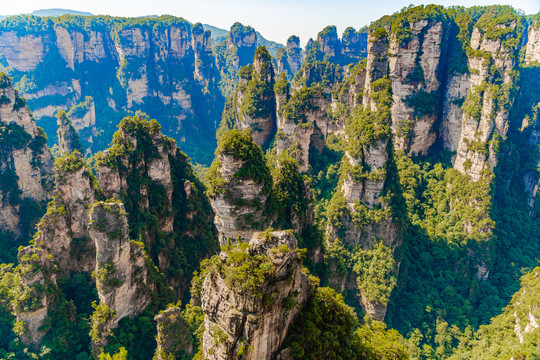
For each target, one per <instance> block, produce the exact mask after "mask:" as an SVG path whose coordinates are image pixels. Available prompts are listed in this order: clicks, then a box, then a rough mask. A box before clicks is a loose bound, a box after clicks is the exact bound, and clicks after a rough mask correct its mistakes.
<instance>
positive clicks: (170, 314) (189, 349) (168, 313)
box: [154, 306, 193, 360]
mask: <svg viewBox="0 0 540 360" xmlns="http://www.w3.org/2000/svg"><path fill="white" fill-rule="evenodd" d="M181 313H182V311H181V309H180V308H179V307H178V306H170V307H168V308H167V310H165V311H163V312H161V313H160V314H158V315H156V316H155V318H154V320H155V321H156V322H157V329H158V333H157V336H156V341H157V349H156V353H155V355H154V360H167V359H169V358H170V356H176V355H177V354H178V355H180V354H188V355H192V354H193V343H192V341H191V337H192V334H191V331H190V329H189V326H188V324H187V323H186V322H185V321H184V319H183V318H182V316H181Z"/></svg>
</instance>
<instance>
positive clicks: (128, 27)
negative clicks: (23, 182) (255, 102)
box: [0, 16, 223, 161]
mask: <svg viewBox="0 0 540 360" xmlns="http://www.w3.org/2000/svg"><path fill="white" fill-rule="evenodd" d="M85 21H87V22H88V21H89V23H87V25H88V26H86V25H85ZM22 29H24V30H22ZM0 58H4V59H5V61H6V63H7V65H8V66H9V67H8V69H10V70H11V72H12V75H13V76H14V78H15V80H16V82H17V83H18V85H17V86H18V88H19V89H20V90H21V92H22V93H23V94H24V96H25V97H26V98H27V99H28V100H29V104H30V105H31V106H32V108H33V109H34V113H35V116H36V118H37V120H38V122H39V123H40V124H41V125H42V126H44V127H45V129H46V130H47V132H48V133H50V134H53V133H54V132H55V131H54V130H55V126H54V123H51V120H54V118H53V114H54V112H55V111H56V110H65V111H69V110H71V112H74V113H75V114H70V117H71V118H72V119H73V125H74V126H75V128H76V129H77V130H78V131H79V132H80V133H81V138H82V140H83V145H85V147H88V148H91V150H92V151H98V150H102V149H104V148H105V147H106V145H107V144H108V143H109V142H110V139H111V138H112V134H113V132H114V131H115V127H114V124H115V123H116V122H118V121H119V120H120V119H122V118H123V117H124V116H125V115H126V114H127V112H128V111H133V112H135V111H137V110H142V111H144V112H146V113H148V114H149V115H151V116H152V115H157V114H158V113H159V114H160V115H161V114H163V113H164V109H168V110H167V112H168V113H169V114H171V115H169V116H167V117H166V118H163V128H164V131H166V132H167V133H168V134H170V135H172V136H174V137H175V138H176V139H177V140H178V141H179V142H182V143H185V148H187V149H188V150H194V149H195V148H198V149H200V148H201V144H203V148H204V146H207V147H208V149H207V150H208V151H211V148H212V146H213V144H212V143H213V142H212V141H211V139H207V137H206V135H203V134H206V133H208V132H214V131H215V128H216V124H217V120H216V118H217V117H218V116H219V114H220V113H221V109H222V104H223V100H222V98H221V95H220V94H219V90H218V89H217V87H216V86H217V85H216V81H215V80H216V70H215V66H214V57H213V56H212V55H211V51H210V48H209V33H205V32H204V31H202V29H201V26H200V24H198V25H195V26H194V27H193V30H192V26H191V25H190V24H189V23H188V22H187V21H185V20H183V19H179V18H173V17H162V18H159V19H151V20H145V21H139V20H135V19H126V18H104V19H100V18H99V17H95V18H85V17H78V16H70V17H68V18H65V19H63V20H62V19H59V18H31V17H26V16H20V17H19V18H17V19H16V20H14V21H13V22H11V23H6V24H0ZM179 69H182V71H178V70H179ZM52 74H55V75H54V76H53V75H52ZM105 83H106V84H107V85H106V86H103V84H105ZM89 96H90V97H91V101H87V100H88V97H89ZM203 105H204V106H203ZM111 119H117V120H116V121H112V120H111ZM98 134H100V135H99V136H98ZM192 140H193V141H192ZM194 152H195V154H196V155H201V156H203V153H201V151H200V150H198V151H194ZM202 159H204V156H203V157H202V158H201V161H203V160H202ZM206 161H208V159H207V160H206Z"/></svg>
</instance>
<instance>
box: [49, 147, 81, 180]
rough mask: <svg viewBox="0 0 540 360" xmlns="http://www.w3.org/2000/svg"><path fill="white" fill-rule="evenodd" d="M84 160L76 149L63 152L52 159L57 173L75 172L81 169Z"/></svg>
mask: <svg viewBox="0 0 540 360" xmlns="http://www.w3.org/2000/svg"><path fill="white" fill-rule="evenodd" d="M83 166H84V161H83V159H82V156H81V153H79V152H78V151H75V152H71V153H65V154H64V155H62V156H61V157H58V158H56V159H55V160H54V168H55V171H56V173H57V174H65V173H70V172H75V171H78V170H80V169H82V168H83Z"/></svg>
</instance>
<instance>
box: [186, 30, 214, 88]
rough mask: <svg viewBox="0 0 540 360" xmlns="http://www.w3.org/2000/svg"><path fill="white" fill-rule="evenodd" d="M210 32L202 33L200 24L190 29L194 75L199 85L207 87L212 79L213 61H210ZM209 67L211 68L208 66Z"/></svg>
mask: <svg viewBox="0 0 540 360" xmlns="http://www.w3.org/2000/svg"><path fill="white" fill-rule="evenodd" d="M211 35H212V34H211V32H210V31H209V30H207V31H204V28H203V26H202V25H201V24H200V23H197V24H195V25H193V27H192V28H191V36H192V39H191V47H192V48H193V51H194V53H195V75H196V76H197V77H198V78H199V79H200V80H201V84H205V85H208V84H209V82H210V81H211V80H212V78H213V74H212V72H213V71H214V69H215V68H214V66H213V65H214V61H213V59H212V46H211V42H210V38H211ZM208 65H211V66H208Z"/></svg>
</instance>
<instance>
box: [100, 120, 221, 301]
mask: <svg viewBox="0 0 540 360" xmlns="http://www.w3.org/2000/svg"><path fill="white" fill-rule="evenodd" d="M98 177H99V184H100V187H101V189H102V190H103V193H104V195H105V197H107V198H115V199H119V200H120V201H122V202H123V203H124V205H125V207H126V211H127V213H128V215H127V218H128V223H129V229H130V236H131V239H136V240H139V241H142V242H144V244H145V247H146V249H147V251H148V254H149V256H150V257H151V258H152V260H153V261H154V263H155V264H156V265H157V266H158V268H159V269H160V270H161V271H162V272H163V273H164V274H166V275H167V279H168V280H167V281H168V284H169V285H171V286H172V287H173V288H174V290H175V291H176V292H177V294H178V295H179V296H182V294H183V292H184V291H185V290H186V288H187V284H188V282H189V279H190V277H191V274H192V273H193V271H194V270H195V269H196V266H197V265H196V262H193V258H191V259H188V258H186V256H187V255H186V253H187V252H189V253H190V254H191V256H193V257H195V258H198V259H199V260H200V259H202V258H203V257H205V256H207V254H210V253H211V252H213V251H215V250H216V249H217V243H216V242H215V238H214V236H215V234H216V233H215V228H214V225H213V223H212V218H213V214H212V210H211V208H210V204H209V203H208V200H207V199H206V198H205V197H204V188H203V185H202V184H201V183H200V182H199V180H197V179H196V178H195V176H194V175H193V173H192V170H191V167H190V165H189V163H188V159H187V156H186V155H184V154H183V153H182V152H181V151H180V149H179V148H178V147H177V146H176V143H175V142H174V140H172V139H171V138H168V137H166V136H164V135H163V134H162V133H161V129H160V126H159V124H158V123H157V122H156V121H155V120H152V121H148V120H146V119H144V118H140V117H137V116H135V117H132V118H130V117H127V118H125V119H124V120H122V122H121V123H120V125H119V130H118V132H117V133H116V134H115V136H114V141H113V145H112V146H111V148H110V149H108V150H106V151H105V152H104V153H103V155H102V156H101V157H100V159H99V160H98Z"/></svg>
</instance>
